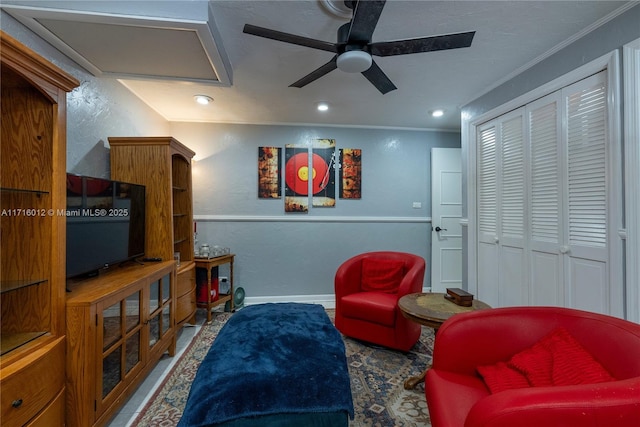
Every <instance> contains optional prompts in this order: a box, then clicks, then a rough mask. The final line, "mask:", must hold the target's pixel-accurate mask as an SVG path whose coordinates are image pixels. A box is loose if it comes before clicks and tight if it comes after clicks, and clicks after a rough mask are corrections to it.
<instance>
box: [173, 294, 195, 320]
mask: <svg viewBox="0 0 640 427" xmlns="http://www.w3.org/2000/svg"><path fill="white" fill-rule="evenodd" d="M195 310H196V291H195V289H194V290H192V291H191V292H189V293H188V294H185V295H182V296H180V297H178V303H177V305H176V320H177V323H180V322H182V321H183V320H184V319H186V318H187V317H189V316H191V315H192V314H193V312H194V311H195Z"/></svg>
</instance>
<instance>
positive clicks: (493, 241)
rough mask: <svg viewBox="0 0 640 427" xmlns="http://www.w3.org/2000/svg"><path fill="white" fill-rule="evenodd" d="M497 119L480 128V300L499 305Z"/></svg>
mask: <svg viewBox="0 0 640 427" xmlns="http://www.w3.org/2000/svg"><path fill="white" fill-rule="evenodd" d="M497 132H498V127H497V120H494V121H492V122H489V123H486V124H484V125H483V126H481V127H480V128H479V129H478V135H477V141H478V168H477V172H478V178H477V179H478V295H477V296H478V298H480V299H481V300H482V301H484V302H486V303H488V304H489V305H491V306H497V305H498V302H499V296H500V289H499V283H500V274H499V273H500V268H501V263H500V256H499V250H498V244H499V242H500V237H499V230H498V200H499V199H498V175H497V173H498V172H497V165H498V159H497V149H498V147H497Z"/></svg>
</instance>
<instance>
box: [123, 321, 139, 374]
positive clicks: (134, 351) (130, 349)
mask: <svg viewBox="0 0 640 427" xmlns="http://www.w3.org/2000/svg"><path fill="white" fill-rule="evenodd" d="M125 351H126V354H127V357H126V360H125V363H126V365H125V373H129V371H131V369H133V368H134V367H135V366H136V365H137V364H138V363H139V362H140V331H137V332H136V333H135V334H133V335H131V336H130V337H129V338H127V342H126V344H125Z"/></svg>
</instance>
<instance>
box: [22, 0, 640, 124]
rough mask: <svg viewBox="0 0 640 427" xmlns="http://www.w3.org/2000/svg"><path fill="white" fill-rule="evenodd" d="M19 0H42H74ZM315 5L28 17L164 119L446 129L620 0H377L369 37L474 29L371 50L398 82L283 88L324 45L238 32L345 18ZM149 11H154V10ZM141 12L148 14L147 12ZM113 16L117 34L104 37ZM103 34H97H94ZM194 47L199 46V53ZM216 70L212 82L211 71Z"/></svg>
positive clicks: (320, 56) (318, 29)
mask: <svg viewBox="0 0 640 427" xmlns="http://www.w3.org/2000/svg"><path fill="white" fill-rule="evenodd" d="M14 3H15V2H14ZM30 3H42V5H43V6H49V7H50V6H51V4H52V3H64V4H67V5H68V4H70V3H74V2H51V1H42V2H33V1H32V2H30ZM81 3H83V2H77V3H75V7H77V5H78V4H81ZM84 3H86V2H84ZM96 3H97V4H100V3H102V4H104V5H108V6H109V7H110V9H109V10H110V11H113V9H114V8H117V7H118V4H127V10H126V12H127V16H128V17H129V18H130V17H131V13H132V12H131V9H132V8H133V6H131V5H136V4H139V5H142V4H146V6H149V4H151V3H158V2H140V1H139V2H135V1H133V2H131V1H130V2H115V1H111V2H109V1H106V2H95V3H94V4H96ZM160 3H161V4H163V5H164V6H163V7H165V8H166V7H168V6H166V5H169V4H175V5H176V7H175V8H174V9H173V10H178V11H179V10H180V6H182V5H185V6H187V5H189V6H196V5H197V4H198V3H206V2H198V1H191V2H186V1H183V2H175V1H174V2H160ZM181 3H182V5H181ZM636 3H637V2H636ZM207 6H208V7H207ZM326 6H327V5H326V4H323V2H321V1H316V0H308V1H243V0H234V1H211V2H209V4H208V5H206V4H205V7H204V9H203V10H204V12H203V13H201V15H202V16H201V18H200V19H196V20H194V19H193V10H190V16H188V19H187V17H185V19H183V21H184V22H185V23H189V25H190V28H186V27H185V26H184V25H186V24H184V25H183V26H182V27H180V26H179V25H176V24H175V22H174V23H172V24H171V25H169V27H170V29H167V27H166V25H165V26H164V27H163V26H161V27H160V28H153V27H151V28H149V27H144V26H143V29H140V28H138V27H136V26H134V27H128V28H124V27H120V28H117V27H115V26H117V25H123V22H122V19H123V18H122V17H119V16H118V15H117V14H109V15H107V16H106V18H105V16H101V18H100V20H99V21H100V22H97V23H96V22H90V23H86V22H65V20H61V19H59V17H52V16H50V15H47V16H46V17H42V16H41V17H39V18H38V19H39V22H40V24H41V25H44V26H48V27H49V28H50V29H51V30H53V31H55V32H57V33H59V35H60V36H61V37H60V38H63V39H64V37H67V38H69V39H72V38H73V39H74V40H76V43H77V44H78V45H77V46H76V48H75V52H76V53H79V54H80V55H81V56H82V57H84V58H85V59H86V60H87V61H88V62H90V63H92V64H94V65H96V66H98V67H99V68H101V69H102V71H104V72H105V73H106V74H109V75H111V74H112V75H114V76H118V75H120V77H122V75H125V76H124V77H122V78H121V82H122V83H123V84H124V85H125V86H126V87H128V88H129V89H130V90H131V91H132V92H133V93H135V94H136V95H137V96H139V97H140V98H141V99H142V100H143V101H145V102H146V103H147V104H149V105H150V106H151V107H152V108H154V109H155V110H156V111H158V112H159V113H160V114H161V115H163V116H164V117H165V118H166V119H167V120H171V121H202V122H226V123H259V124H262V123H279V124H285V123H291V124H331V125H348V126H365V127H372V126H383V127H401V128H420V129H424V128H434V129H435V128H439V129H453V130H457V129H459V126H460V106H461V105H464V104H465V103H467V102H469V101H471V100H473V99H474V98H476V97H477V96H479V95H481V94H483V93H485V92H487V91H488V90H489V89H491V88H493V87H495V86H497V85H498V84H499V83H501V82H504V81H505V80H506V79H508V78H509V77H512V76H514V75H515V74H517V73H519V72H521V71H522V70H524V69H526V68H527V67H529V66H531V65H532V64H533V63H535V61H537V60H539V59H541V58H544V57H546V56H548V55H549V54H550V53H552V52H555V51H556V50H557V49H558V48H560V47H562V46H564V45H566V44H567V43H568V42H570V41H571V40H574V39H575V38H576V37H578V36H580V35H582V34H584V33H585V32H587V31H589V30H592V29H593V28H595V27H597V25H599V24H601V23H602V22H604V21H606V19H608V17H611V16H612V15H615V14H616V13H618V12H619V11H620V10H624V8H626V7H628V6H629V2H622V1H576V0H574V1H403V0H389V1H388V2H387V4H386V6H385V8H384V10H383V12H382V15H381V16H380V20H379V22H378V26H377V27H376V30H375V32H374V34H373V41H374V42H377V41H387V40H397V39H405V38H416V37H424V36H432V35H440V34H447V33H456V32H464V31H476V35H475V38H474V40H473V44H472V46H471V47H469V48H464V49H456V50H446V51H438V52H429V53H418V54H412V55H403V56H390V57H384V58H378V57H376V58H374V59H375V61H376V62H377V64H378V65H379V66H380V68H381V69H382V70H383V71H384V72H385V73H386V74H387V76H389V78H390V79H391V80H392V81H393V82H394V84H395V85H396V86H397V87H398V89H397V90H394V91H392V92H390V93H388V94H386V95H381V94H380V92H378V91H377V90H376V89H375V88H374V87H373V86H372V85H371V84H370V83H369V82H368V81H367V80H366V79H365V78H364V77H363V76H362V75H360V74H347V73H344V72H342V71H340V70H335V71H332V72H331V73H330V74H328V75H326V76H324V77H322V78H320V79H319V80H317V81H315V82H313V83H311V84H309V85H307V86H305V87H303V88H300V89H299V88H291V87H289V85H290V84H291V83H293V82H295V81H296V80H298V79H299V78H300V77H302V76H305V75H306V74H308V73H309V72H311V71H312V70H314V69H315V68H317V67H319V66H320V65H322V64H324V63H326V62H327V61H329V60H330V59H331V57H332V56H333V54H332V53H330V52H325V51H320V50H314V49H311V48H306V47H301V46H296V45H291V44H286V43H282V42H278V41H274V40H268V39H263V38H259V37H255V36H251V35H248V34H244V33H243V32H242V28H243V26H244V24H247V23H248V24H253V25H257V26H261V27H267V28H271V29H274V30H279V31H283V32H287V33H292V34H297V35H301V36H305V37H310V38H316V39H320V40H325V41H328V42H335V41H336V31H337V29H338V27H339V26H340V25H342V24H343V23H345V22H347V19H345V18H343V17H338V16H336V14H333V13H330V12H329V9H330V8H328V7H326ZM104 7H105V8H106V7H107V6H104ZM192 9H193V7H192ZM140 10H144V9H143V8H140ZM135 13H140V12H139V11H138V12H135ZM145 13H146V14H147V15H154V12H145ZM176 13H177V12H172V14H173V15H174V16H172V20H173V21H177V20H178V21H179V20H180V19H178V18H179V17H176V16H175V15H176ZM138 18H140V19H142V17H138ZM161 18H162V19H159V18H158V19H157V20H158V21H159V22H160V21H162V22H164V21H166V17H161ZM145 19H151V20H152V21H153V17H151V18H150V17H149V16H147V17H146V18H145ZM92 20H95V18H92ZM85 21H86V19H85ZM125 21H126V20H125ZM141 22H146V21H144V20H143V21H141ZM124 25H126V24H124ZM205 25H206V26H207V28H205V27H204V26H205ZM114 28H115V30H116V31H115V32H116V33H117V34H118V37H117V39H115V40H114V39H109V38H108V34H109V33H110V31H111V30H114ZM194 28H195V29H194ZM203 29H205V30H207V29H208V31H204V33H205V39H206V38H207V37H211V38H212V39H214V46H211V45H209V44H207V43H209V42H204V43H205V45H204V46H203V41H202V34H203V33H202V30H203ZM198 31H200V33H199V32H198ZM111 32H113V31H111ZM83 34H84V35H85V37H84V38H83V37H82V35H83ZM89 34H90V35H91V37H90V38H91V40H89V37H88V36H87V35H89ZM105 37H107V40H108V42H103V43H102V44H100V42H99V41H100V39H101V38H102V40H104V39H105ZM96 40H97V41H98V42H97V43H96ZM79 42H82V43H79ZM96 46H98V49H99V51H97V52H96ZM118 46H126V49H124V48H122V49H119V48H118ZM202 52H206V53H205V54H204V55H205V56H204V57H203V55H202ZM209 52H213V54H212V55H211V54H210V53H209ZM207 55H208V56H207ZM203 58H204V59H203ZM79 61H81V60H79ZM225 66H226V68H225ZM114 67H115V69H114ZM148 68H151V69H155V70H157V73H156V74H157V75H156V76H155V77H154V78H153V79H150V78H144V77H142V78H141V77H140V76H136V78H128V77H127V76H126V75H132V74H133V75H135V74H144V73H146V72H148ZM212 70H214V71H212ZM216 73H217V76H216ZM219 76H222V78H221V80H222V81H221V82H218V81H216V80H217V79H218V78H219ZM105 78H109V77H106V76H105ZM158 78H160V80H158ZM196 94H206V95H209V96H211V97H212V98H213V99H214V102H213V103H212V104H210V105H207V106H201V105H197V104H195V103H194V101H193V96H194V95H196ZM320 101H325V102H327V103H328V104H329V105H330V109H329V111H327V112H324V113H320V112H318V111H316V109H315V106H316V103H317V102H320ZM437 108H442V109H444V110H445V115H444V116H443V117H442V118H440V119H435V118H432V117H430V116H429V115H428V112H429V111H431V110H434V109H437Z"/></svg>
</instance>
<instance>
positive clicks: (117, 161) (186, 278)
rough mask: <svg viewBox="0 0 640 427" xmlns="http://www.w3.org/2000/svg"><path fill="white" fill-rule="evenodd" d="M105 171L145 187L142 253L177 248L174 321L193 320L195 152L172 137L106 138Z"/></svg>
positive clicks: (168, 253)
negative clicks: (108, 153)
mask: <svg viewBox="0 0 640 427" xmlns="http://www.w3.org/2000/svg"><path fill="white" fill-rule="evenodd" d="M109 144H110V145H111V177H112V178H113V179H115V180H120V181H126V182H132V183H136V184H142V185H144V186H145V187H146V191H147V195H146V199H147V210H146V241H145V254H146V256H148V257H158V258H162V259H163V260H170V259H173V257H174V253H176V252H177V253H180V265H179V267H178V278H177V283H178V287H177V295H176V296H177V313H176V319H177V323H178V326H181V325H183V324H184V323H186V322H191V323H193V322H194V321H195V312H196V279H195V265H194V259H193V258H194V251H193V249H194V241H193V195H192V188H191V160H192V159H193V156H194V155H195V153H194V152H193V151H191V150H190V149H189V148H187V147H186V146H185V145H183V144H182V143H181V142H179V141H178V140H176V139H175V138H172V137H124V138H114V137H111V138H109Z"/></svg>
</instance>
